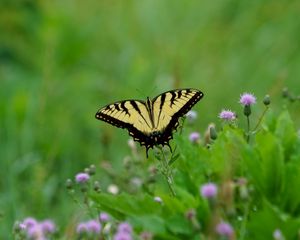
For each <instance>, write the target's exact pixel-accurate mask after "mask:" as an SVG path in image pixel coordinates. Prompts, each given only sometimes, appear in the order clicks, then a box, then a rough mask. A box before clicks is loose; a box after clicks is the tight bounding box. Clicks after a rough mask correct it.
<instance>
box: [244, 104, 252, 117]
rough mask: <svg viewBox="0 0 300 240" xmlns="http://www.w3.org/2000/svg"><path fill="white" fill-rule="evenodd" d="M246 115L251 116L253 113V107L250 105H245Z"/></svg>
mask: <svg viewBox="0 0 300 240" xmlns="http://www.w3.org/2000/svg"><path fill="white" fill-rule="evenodd" d="M244 115H245V116H247V117H249V116H250V115H251V107H250V105H245V106H244Z"/></svg>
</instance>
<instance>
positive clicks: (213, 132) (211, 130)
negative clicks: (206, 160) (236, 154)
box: [209, 126, 218, 140]
mask: <svg viewBox="0 0 300 240" xmlns="http://www.w3.org/2000/svg"><path fill="white" fill-rule="evenodd" d="M209 134H210V138H211V139H212V140H216V139H217V137H218V134H217V131H216V128H215V126H210V128H209Z"/></svg>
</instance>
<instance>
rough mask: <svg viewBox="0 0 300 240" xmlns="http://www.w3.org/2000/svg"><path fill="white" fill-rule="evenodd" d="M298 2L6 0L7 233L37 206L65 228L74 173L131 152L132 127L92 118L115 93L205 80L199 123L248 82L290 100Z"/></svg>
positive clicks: (2, 66) (2, 110)
mask: <svg viewBox="0 0 300 240" xmlns="http://www.w3.org/2000/svg"><path fill="white" fill-rule="evenodd" d="M299 10H300V2H299V1H297V0H295V1H292V0H286V1H284V0H251V1H240V0H215V1H207V0H203V1H197V0H190V1H179V0H165V1H161V0H140V1H133V0H128V1H115V0H110V1H107V0H101V1H96V0H86V1H71V0H56V1H34V0H1V2H0V83H1V88H0V98H1V99H0V124H1V128H0V134H1V135H0V141H1V145H0V158H1V162H0V164H1V168H0V174H1V176H2V178H1V181H0V191H1V195H0V216H1V218H0V238H1V239H4V238H5V237H7V236H8V234H9V233H10V232H11V228H12V224H13V222H14V221H15V220H17V219H22V218H24V217H25V216H28V215H31V216H34V217H36V218H38V219H43V218H52V219H54V220H55V221H56V223H57V224H58V225H60V227H61V228H64V227H65V226H66V225H67V224H68V222H69V221H70V219H72V216H74V215H75V214H76V213H75V210H76V208H75V207H74V205H72V204H70V202H71V200H70V198H69V197H68V196H67V194H66V193H65V189H64V182H65V179H67V178H72V177H73V176H74V174H75V173H77V172H79V171H81V170H82V169H83V168H84V167H86V166H88V165H89V164H91V163H93V164H95V165H96V166H97V167H99V166H100V163H101V161H102V160H108V161H110V162H112V164H115V165H118V164H119V163H120V162H122V159H123V158H124V156H125V155H126V154H128V152H129V150H128V147H127V139H128V135H127V133H126V131H122V130H119V129H115V128H113V127H110V126H108V125H107V124H105V123H102V122H99V121H97V120H96V119H95V118H94V114H95V112H96V111H97V110H98V109H99V108H100V107H102V106H103V105H106V104H107V103H110V102H113V101H117V100H122V99H126V98H137V99H144V98H145V97H146V96H153V97H154V96H156V95H157V94H159V93H161V92H163V91H166V90H169V89H173V88H180V87H194V88H198V89H200V90H202V91H203V92H204V94H205V97H204V99H203V100H202V101H201V102H200V103H199V104H198V105H197V106H196V107H195V110H197V111H198V113H199V119H198V121H199V124H198V130H199V131H201V132H203V131H204V129H205V128H206V126H207V124H208V123H210V122H217V123H218V120H217V114H218V113H219V112H220V110H221V109H222V108H230V109H232V110H237V109H239V107H238V98H239V95H240V94H241V93H242V92H244V91H249V92H252V93H254V94H255V95H256V96H257V97H258V101H261V100H262V98H263V96H264V95H265V94H267V93H268V94H270V95H271V97H272V98H273V99H272V101H273V107H274V108H276V107H277V106H278V107H279V108H280V107H281V101H280V95H281V90H282V88H283V87H284V86H287V87H289V88H290V89H293V90H295V91H296V90H297V89H298V93H299V90H300V88H299V76H300V67H299V66H300V41H299V39H300V19H299ZM292 107H293V106H292ZM297 107H298V108H299V105H298V106H297ZM294 108H296V107H294ZM262 109H263V106H262V104H258V106H257V108H256V111H257V112H259V111H260V110H262ZM298 112H299V111H298ZM238 114H240V112H238ZM298 114H299V113H298ZM294 118H295V119H298V120H299V115H298V116H297V115H295V116H294ZM297 127H299V122H298V123H297ZM100 181H101V179H100Z"/></svg>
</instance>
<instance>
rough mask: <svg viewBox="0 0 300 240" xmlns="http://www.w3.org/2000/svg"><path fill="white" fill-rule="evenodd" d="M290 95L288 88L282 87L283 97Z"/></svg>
mask: <svg viewBox="0 0 300 240" xmlns="http://www.w3.org/2000/svg"><path fill="white" fill-rule="evenodd" d="M289 95H290V94H289V90H288V88H287V87H285V88H283V89H282V97H283V98H287V97H288V96H289Z"/></svg>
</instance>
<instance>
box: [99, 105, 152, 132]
mask: <svg viewBox="0 0 300 240" xmlns="http://www.w3.org/2000/svg"><path fill="white" fill-rule="evenodd" d="M96 118H97V119H99V120H102V121H105V122H108V123H110V124H112V125H114V126H117V127H120V128H127V129H128V130H129V132H132V131H134V129H133V128H135V129H136V130H139V131H141V132H143V133H145V134H146V133H150V132H151V121H150V118H149V114H148V112H147V108H146V106H145V103H144V102H142V101H138V100H125V101H120V102H116V103H113V104H109V105H107V106H105V107H103V108H101V109H100V110H99V111H98V112H97V113H96Z"/></svg>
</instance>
